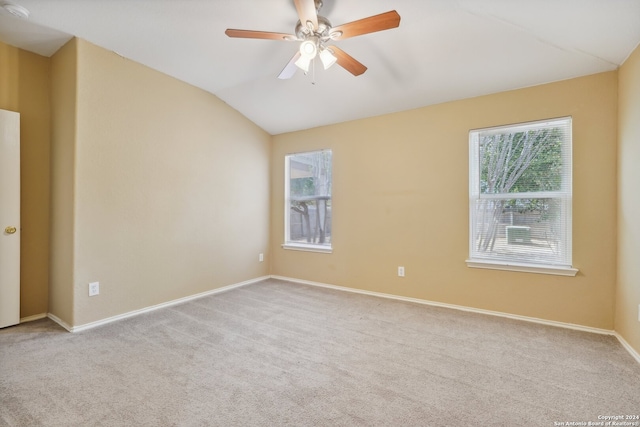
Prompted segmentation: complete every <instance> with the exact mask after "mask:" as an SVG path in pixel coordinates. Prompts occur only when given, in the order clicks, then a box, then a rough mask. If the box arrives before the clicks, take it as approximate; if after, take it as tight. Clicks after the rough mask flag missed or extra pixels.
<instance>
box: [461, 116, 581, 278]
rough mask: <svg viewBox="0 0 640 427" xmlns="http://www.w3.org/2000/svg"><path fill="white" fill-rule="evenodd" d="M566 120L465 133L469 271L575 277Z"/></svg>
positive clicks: (568, 141)
mask: <svg viewBox="0 0 640 427" xmlns="http://www.w3.org/2000/svg"><path fill="white" fill-rule="evenodd" d="M571 192H572V190H571V118H561V119H554V120H548V121H541V122H533V123H523V124H518V125H511V126H504V127H498V128H491V129H480V130H474V131H471V132H470V133H469V219H470V221H469V222H470V224H469V258H470V259H469V260H468V261H467V265H469V266H470V267H481V268H497V269H507V270H516V271H529V272H537V273H549V274H561V275H572V276H573V275H575V274H576V273H577V270H575V269H573V268H571Z"/></svg>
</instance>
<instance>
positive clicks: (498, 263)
mask: <svg viewBox="0 0 640 427" xmlns="http://www.w3.org/2000/svg"><path fill="white" fill-rule="evenodd" d="M558 123H562V124H563V126H567V128H568V132H567V140H565V141H564V142H563V144H562V150H563V154H562V156H563V158H564V159H565V160H568V164H565V165H563V169H564V170H563V176H564V177H565V178H566V180H564V181H563V183H562V188H561V189H560V190H558V191H539V192H520V193H508V192H507V193H495V194H483V193H482V191H481V190H480V175H481V173H482V172H481V171H482V166H481V164H480V162H481V160H480V141H479V137H480V134H486V133H496V134H500V133H517V132H522V131H524V130H532V129H535V128H548V127H552V126H553V125H554V124H558ZM572 139H573V136H572V117H570V116H567V117H558V118H552V119H546V120H538V121H531V122H523V123H515V124H510V125H503V126H496V127H490V128H481V129H472V130H470V131H469V169H468V171H469V258H468V259H467V260H466V264H467V266H468V267H471V268H486V269H494V270H507V271H517V272H527V273H541V274H554V275H562V276H575V275H576V274H577V273H578V269H576V268H573V266H572V262H573V260H572V256H573V248H572V222H573V212H572V200H573V183H572V175H573V157H572V154H573V153H572V150H573V148H572V145H573V141H572ZM542 198H546V199H558V200H561V201H562V202H561V209H562V211H563V215H564V216H565V218H566V223H565V224H564V227H563V230H562V234H563V236H564V239H563V242H562V246H563V251H564V253H565V261H568V263H545V262H525V261H522V260H521V259H518V258H517V257H514V258H513V259H508V257H502V258H500V257H489V256H487V257H482V256H477V253H475V252H476V251H475V250H474V246H475V244H476V233H475V231H476V224H475V223H476V221H477V218H476V202H477V201H478V200H481V199H484V200H491V199H494V200H510V199H542ZM474 253H475V255H476V256H474Z"/></svg>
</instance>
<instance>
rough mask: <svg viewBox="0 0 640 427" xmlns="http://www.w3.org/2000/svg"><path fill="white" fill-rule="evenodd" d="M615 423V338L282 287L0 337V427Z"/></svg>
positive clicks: (638, 399) (257, 287) (624, 396)
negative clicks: (74, 327)
mask: <svg viewBox="0 0 640 427" xmlns="http://www.w3.org/2000/svg"><path fill="white" fill-rule="evenodd" d="M614 415H640V364H638V363H637V362H636V361H635V360H634V359H633V358H632V357H631V356H630V355H629V354H628V353H627V352H626V351H625V350H624V349H623V348H622V346H621V345H620V344H619V343H618V341H617V340H616V339H615V338H614V337H611V336H605V335H598V334H590V333H585V332H579V331H574V330H566V329H561V328H555V327H550V326H543V325H538V324H533V323H528V322H519V321H514V320H509V319H504V318H500V317H492V316H484V315H479V314H474V313H467V312H461V311H456V310H449V309H444V308H437V307H430V306H424V305H419V304H412V303H407V302H400V301H394V300H387V299H381V298H376V297H370V296H365V295H359V294H353V293H347V292H340V291H335V290H330V289H323V288H316V287H310V286H304V285H299V284H293V283H287V282H282V281H276V280H268V281H265V282H261V283H256V284H253V285H248V286H245V287H242V288H238V289H234V290H231V291H228V292H225V293H221V294H217V295H213V296H209V297H205V298H201V299H198V300H195V301H191V302H188V303H185V304H182V305H176V306H173V307H170V308H165V309H162V310H157V311H154V312H151V313H147V314H144V315H141V316H137V317H134V318H129V319H126V320H122V321H119V322H114V323H111V324H108V325H105V326H102V327H99V328H95V329H91V330H88V331H85V332H79V333H75V334H71V333H68V332H66V331H64V330H63V329H62V328H60V327H59V326H57V325H56V324H54V323H53V322H51V321H50V320H48V319H43V320H40V321H35V322H31V323H27V324H24V325H20V326H16V327H11V328H6V329H2V330H0V425H3V426H4V425H7V426H39V425H43V426H208V425H211V426H272V425H273V426H277V425H296V426H351V425H356V426H357V425H361V426H365V425H367V426H368V425H372V426H494V425H495V426H557V425H561V424H560V423H567V422H584V423H585V424H584V425H587V424H586V423H588V422H589V421H591V422H597V421H601V419H599V416H614ZM620 421H625V420H620ZM631 421H632V422H637V421H639V420H631ZM639 424H640V423H639ZM565 425H567V424H565ZM636 425H638V424H636Z"/></svg>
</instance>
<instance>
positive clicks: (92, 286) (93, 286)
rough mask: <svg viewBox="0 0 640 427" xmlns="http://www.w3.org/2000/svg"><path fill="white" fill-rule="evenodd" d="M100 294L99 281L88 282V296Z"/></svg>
mask: <svg viewBox="0 0 640 427" xmlns="http://www.w3.org/2000/svg"><path fill="white" fill-rule="evenodd" d="M98 294H100V282H91V283H89V296H90V297H93V296H96V295H98Z"/></svg>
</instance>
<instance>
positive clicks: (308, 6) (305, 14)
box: [294, 0, 318, 30]
mask: <svg viewBox="0 0 640 427" xmlns="http://www.w3.org/2000/svg"><path fill="white" fill-rule="evenodd" d="M294 1H295V3H296V10H297V11H298V16H299V17H300V22H302V25H305V26H306V24H307V22H311V24H312V25H313V29H314V30H317V29H318V12H317V11H316V4H315V1H313V0H294Z"/></svg>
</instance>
